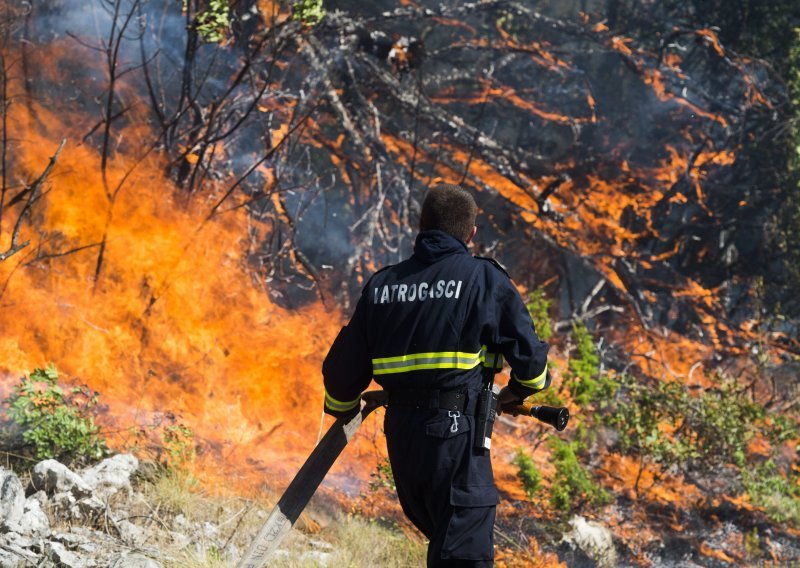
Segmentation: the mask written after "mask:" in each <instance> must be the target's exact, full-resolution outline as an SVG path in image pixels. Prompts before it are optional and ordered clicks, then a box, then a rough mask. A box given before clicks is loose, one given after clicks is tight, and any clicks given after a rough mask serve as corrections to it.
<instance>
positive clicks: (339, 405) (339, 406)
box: [325, 389, 361, 412]
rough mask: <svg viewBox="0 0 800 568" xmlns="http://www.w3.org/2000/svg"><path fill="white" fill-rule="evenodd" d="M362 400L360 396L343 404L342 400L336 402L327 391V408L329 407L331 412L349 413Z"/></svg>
mask: <svg viewBox="0 0 800 568" xmlns="http://www.w3.org/2000/svg"><path fill="white" fill-rule="evenodd" d="M360 400H361V397H360V396H359V397H358V398H356V399H355V400H351V401H348V402H342V401H341V400H336V399H335V398H333V397H332V396H331V395H330V394H328V390H327V389H325V406H327V407H328V408H330V409H331V410H335V411H336V412H347V411H348V410H350V409H351V408H353V407H354V406H355V405H357V404H358V402H359V401H360Z"/></svg>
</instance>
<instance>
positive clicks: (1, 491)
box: [0, 467, 25, 527]
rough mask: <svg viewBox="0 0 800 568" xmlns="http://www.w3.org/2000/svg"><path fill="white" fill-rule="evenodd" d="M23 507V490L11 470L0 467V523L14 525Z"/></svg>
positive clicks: (7, 525) (8, 525)
mask: <svg viewBox="0 0 800 568" xmlns="http://www.w3.org/2000/svg"><path fill="white" fill-rule="evenodd" d="M24 507H25V490H24V489H23V487H22V482H21V481H20V480H19V477H17V474H16V473H14V472H13V471H9V470H7V469H3V468H1V467H0V525H5V526H6V527H15V526H16V525H17V523H18V522H19V520H20V519H21V518H22V513H23V511H24Z"/></svg>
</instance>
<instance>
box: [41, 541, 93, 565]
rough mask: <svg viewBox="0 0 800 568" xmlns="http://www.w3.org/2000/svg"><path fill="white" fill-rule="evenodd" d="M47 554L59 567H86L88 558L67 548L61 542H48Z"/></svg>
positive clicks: (45, 546)
mask: <svg viewBox="0 0 800 568" xmlns="http://www.w3.org/2000/svg"><path fill="white" fill-rule="evenodd" d="M44 550H45V554H46V555H47V557H48V558H50V559H51V560H52V561H53V562H55V563H56V565H57V566H59V568H86V560H84V559H83V558H81V557H80V556H78V555H77V554H75V553H74V552H70V551H69V550H67V547H66V546H64V545H63V544H61V543H59V542H48V543H46V544H45V545H44Z"/></svg>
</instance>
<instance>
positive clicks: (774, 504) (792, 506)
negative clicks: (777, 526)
mask: <svg viewBox="0 0 800 568" xmlns="http://www.w3.org/2000/svg"><path fill="white" fill-rule="evenodd" d="M742 481H743V483H744V487H745V490H746V491H747V494H748V495H749V496H750V500H751V501H752V502H753V504H754V505H756V506H758V507H762V508H763V509H764V512H765V513H766V514H767V516H769V518H771V519H772V520H773V521H775V522H777V523H790V524H792V525H794V526H800V487H798V485H797V483H796V480H795V479H792V478H791V477H787V476H785V475H782V474H781V472H780V471H779V469H778V466H776V465H775V462H773V461H772V460H768V461H766V462H764V463H762V464H760V465H758V466H756V468H755V469H752V468H743V469H742Z"/></svg>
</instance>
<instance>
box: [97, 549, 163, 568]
mask: <svg viewBox="0 0 800 568" xmlns="http://www.w3.org/2000/svg"><path fill="white" fill-rule="evenodd" d="M108 568H162V567H161V564H159V563H158V562H156V561H155V560H153V559H152V558H148V557H147V556H144V555H142V554H136V553H130V552H124V553H122V554H119V555H117V556H115V557H114V558H112V559H111V561H110V562H109V563H108Z"/></svg>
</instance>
